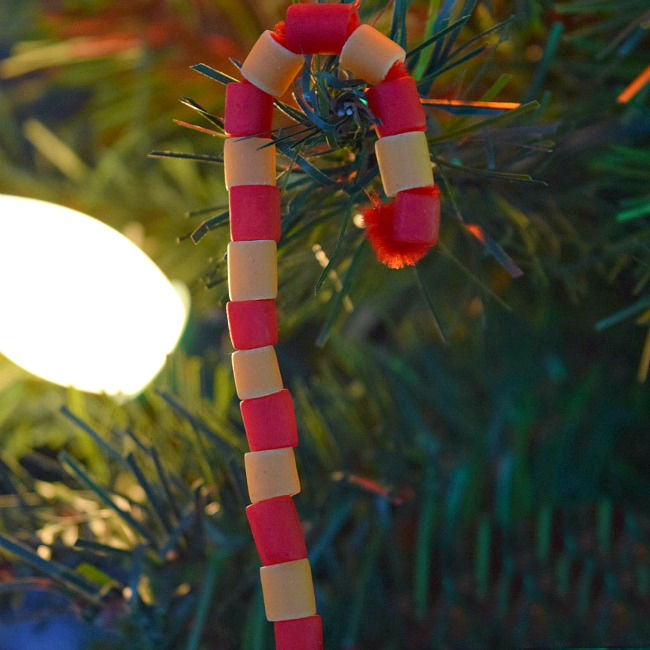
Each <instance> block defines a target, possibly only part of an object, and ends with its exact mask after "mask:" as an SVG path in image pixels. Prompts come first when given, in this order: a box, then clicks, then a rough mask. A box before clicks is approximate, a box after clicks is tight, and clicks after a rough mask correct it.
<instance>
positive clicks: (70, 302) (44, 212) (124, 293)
mask: <svg viewBox="0 0 650 650" xmlns="http://www.w3.org/2000/svg"><path fill="white" fill-rule="evenodd" d="M183 288H184V287H183ZM187 312H188V304H187V299H185V300H184V299H183V298H182V297H181V295H180V294H179V291H178V290H177V288H175V287H174V286H173V285H172V284H171V283H170V282H169V280H168V279H167V278H166V277H165V275H164V274H163V273H162V271H161V270H160V269H159V268H158V267H157V266H156V265H155V264H154V263H153V262H152V261H151V260H150V259H149V258H148V257H147V256H146V255H145V254H144V253H143V252H142V251H141V250H140V249H139V248H138V247H137V246H136V245H135V244H134V243H133V242H131V241H130V240H129V239H127V238H126V237H124V236H123V235H121V234H120V233H119V232H117V231H116V230H113V229H112V228H110V227H109V226H107V225H106V224H104V223H102V222H101V221H98V220H97V219H93V218H92V217H89V216H87V215H85V214H82V213H81V212H77V211H76V210H71V209H69V208H65V207H63V206H60V205H55V204H53V203H47V202H45V201H37V200H35V199H27V198H23V197H18V196H5V195H0V353H2V354H4V355H5V356H6V357H7V358H9V359H11V361H13V362H14V363H16V364H17V365H19V366H21V367H22V368H24V369H25V370H27V371H29V372H31V373H32V374H34V375H38V376H39V377H42V378H43V379H47V380H48V381H51V382H54V383H57V384H61V385H63V386H74V387H76V388H78V389H80V390H84V391H88V392H93V393H107V394H109V395H115V396H122V397H125V396H133V395H136V394H138V393H139V392H140V391H141V390H142V389H143V388H144V387H145V386H146V385H147V384H148V383H149V382H150V381H151V380H152V379H153V378H154V377H155V376H156V375H157V374H158V372H159V371H160V370H161V369H162V367H163V365H164V363H165V359H166V356H167V354H169V353H170V352H171V351H172V350H173V349H174V348H175V347H176V344H177V343H178V340H179V338H180V336H181V333H182V331H183V328H184V326H185V322H186V320H187Z"/></svg>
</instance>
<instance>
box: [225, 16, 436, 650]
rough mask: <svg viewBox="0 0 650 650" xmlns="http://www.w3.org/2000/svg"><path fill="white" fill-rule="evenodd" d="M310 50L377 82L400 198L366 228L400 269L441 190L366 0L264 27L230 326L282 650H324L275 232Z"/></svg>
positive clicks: (401, 68) (381, 148) (390, 170)
mask: <svg viewBox="0 0 650 650" xmlns="http://www.w3.org/2000/svg"><path fill="white" fill-rule="evenodd" d="M310 54H335V55H339V56H340V64H341V66H342V67H343V68H345V69H347V70H348V71H349V72H351V73H352V74H353V75H354V76H355V77H357V78H360V79H362V80H364V81H366V82H367V83H368V84H370V86H371V87H370V88H369V90H368V91H367V99H368V103H369V106H370V109H371V111H372V112H373V114H374V115H375V116H376V117H377V119H378V124H377V126H376V129H377V133H378V136H379V138H378V140H377V142H376V144H375V152H376V156H377V161H378V165H379V171H380V176H381V180H382V184H383V187H384V192H385V193H386V195H387V196H389V197H394V200H393V201H391V202H390V203H387V204H384V205H379V206H376V207H374V208H372V209H370V210H367V211H366V212H365V213H364V218H365V222H366V226H367V228H366V236H367V237H368V239H369V240H370V242H371V244H372V246H373V249H374V250H375V253H376V254H377V257H378V258H379V260H380V261H382V262H383V263H385V264H386V265H387V266H389V267H391V268H400V267H402V266H404V265H406V264H415V263H416V262H417V261H419V260H420V259H421V258H422V257H423V256H424V255H425V254H426V252H427V250H429V248H430V247H431V246H433V245H434V244H435V242H436V241H437V238H438V223H439V215H440V207H439V192H438V190H437V188H436V187H435V185H434V182H433V172H432V166H431V161H430V158H429V150H428V145H427V140H426V136H425V131H426V118H425V115H424V111H423V109H422V107H421V104H420V98H419V95H418V92H417V88H416V86H415V82H414V81H413V79H412V78H411V77H410V75H409V74H408V71H407V69H406V66H405V65H404V59H405V56H406V53H405V51H404V50H403V48H401V47H400V46H399V45H398V44H397V43H395V42H394V41H392V40H391V39H390V38H388V37H386V36H385V35H383V34H382V33H381V32H379V31H377V30H376V29H375V28H374V27H371V26H370V25H366V24H361V22H360V20H359V16H358V10H357V4H354V5H351V4H294V5H291V6H290V7H289V8H288V9H287V13H286V18H285V21H284V22H283V23H280V24H279V25H277V26H276V28H275V30H274V31H270V30H267V31H265V32H264V33H263V34H262V35H261V36H260V37H259V39H258V40H257V42H256V43H255V44H254V46H253V48H252V49H251V51H250V53H249V54H248V56H247V57H246V59H245V61H244V63H243V64H242V67H241V73H242V76H243V77H244V80H243V81H242V82H236V83H230V84H228V85H227V86H226V105H225V130H226V133H227V135H228V138H227V140H226V142H225V145H224V166H225V182H226V188H227V190H228V196H229V211H230V233H231V240H232V241H231V242H230V244H229V245H228V256H227V257H228V290H229V296H230V302H229V303H228V305H227V315H228V325H229V329H230V335H231V339H232V343H233V347H234V349H235V352H234V353H233V355H232V364H233V372H234V378H235V387H236V390H237V395H238V397H239V399H240V400H241V412H242V418H243V422H244V428H245V431H246V436H247V439H248V443H249V446H250V449H251V451H250V452H249V453H247V454H246V455H245V468H246V479H247V483H248V491H249V496H250V499H251V505H250V506H248V508H247V510H246V514H247V517H248V520H249V523H250V527H251V531H252V534H253V538H254V541H255V545H256V547H257V550H258V553H259V556H260V560H261V563H262V567H261V569H260V576H261V583H262V593H263V597H264V606H265V611H266V617H267V619H268V620H269V621H273V622H274V628H275V637H276V648H277V650H321V649H322V626H321V620H320V617H319V616H318V615H317V614H316V602H315V597H314V588H313V583H312V576H311V569H310V565H309V560H308V555H307V549H306V544H305V540H304V536H303V533H302V529H301V526H300V521H299V519H298V515H297V513H296V509H295V505H294V503H293V499H292V497H293V496H294V495H295V494H297V493H298V492H299V491H300V482H299V478H298V473H297V470H296V463H295V457H294V447H296V446H297V442H298V439H297V430H296V420H295V414H294V410H293V403H292V400H291V396H290V394H289V391H287V390H286V389H285V388H284V385H283V381H282V376H281V374H280V370H279V367H278V361H277V357H276V354H275V349H274V346H275V344H276V343H277V340H278V331H277V315H276V308H275V299H276V297H277V284H278V283H277V260H276V250H277V242H278V240H279V238H280V217H281V210H280V193H279V190H278V188H277V187H276V178H275V170H276V166H275V146H274V145H273V140H272V139H271V137H270V136H271V118H272V111H273V98H274V97H280V96H282V95H284V94H285V93H286V92H287V91H288V89H289V88H290V86H291V85H292V83H293V81H294V79H295V77H296V76H297V74H298V73H299V72H300V70H301V68H302V66H303V64H304V56H305V55H310Z"/></svg>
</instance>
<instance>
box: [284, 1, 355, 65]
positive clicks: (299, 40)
mask: <svg viewBox="0 0 650 650" xmlns="http://www.w3.org/2000/svg"><path fill="white" fill-rule="evenodd" d="M358 26H359V12H358V10H357V7H356V5H352V4H295V5H290V6H289V7H288V8H287V15H286V18H285V21H284V37H285V39H286V43H287V47H288V48H289V49H290V50H292V51H293V52H300V53H301V54H338V53H339V52H340V51H341V48H342V47H343V45H344V43H345V41H346V40H347V38H348V36H349V35H350V34H351V33H352V32H353V31H354V30H355V29H356V28H357V27H358Z"/></svg>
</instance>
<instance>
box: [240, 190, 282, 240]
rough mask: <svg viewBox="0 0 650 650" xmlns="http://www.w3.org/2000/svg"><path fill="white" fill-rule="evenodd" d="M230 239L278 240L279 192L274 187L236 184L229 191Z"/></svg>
mask: <svg viewBox="0 0 650 650" xmlns="http://www.w3.org/2000/svg"><path fill="white" fill-rule="evenodd" d="M228 211H229V213H230V239H232V240H233V241H253V240H255V239H273V240H274V241H278V240H279V239H280V233H281V228H282V208H281V201H280V190H279V188H277V187H276V186H275V185H237V186H235V187H231V188H230V191H229V192H228Z"/></svg>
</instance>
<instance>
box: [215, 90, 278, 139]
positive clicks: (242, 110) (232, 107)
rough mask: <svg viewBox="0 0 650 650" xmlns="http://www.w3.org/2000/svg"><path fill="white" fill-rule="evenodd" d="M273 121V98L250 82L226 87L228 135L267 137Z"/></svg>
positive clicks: (225, 118)
mask: <svg viewBox="0 0 650 650" xmlns="http://www.w3.org/2000/svg"><path fill="white" fill-rule="evenodd" d="M272 120H273V97H271V95H269V94H268V93H265V92H264V91H263V90H260V89H259V88H258V87H257V86H254V85H253V84H252V83H249V82H248V81H243V82H241V83H239V82H233V83H229V84H227V85H226V104H225V115H224V130H225V131H226V133H227V134H228V135H233V136H238V137H241V136H244V135H258V136H266V135H268V133H269V131H270V130H271V123H272Z"/></svg>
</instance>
